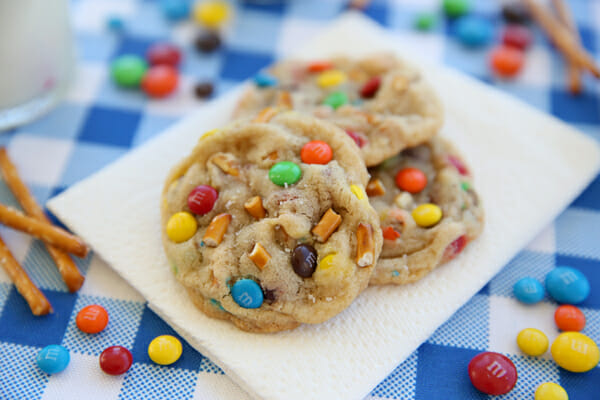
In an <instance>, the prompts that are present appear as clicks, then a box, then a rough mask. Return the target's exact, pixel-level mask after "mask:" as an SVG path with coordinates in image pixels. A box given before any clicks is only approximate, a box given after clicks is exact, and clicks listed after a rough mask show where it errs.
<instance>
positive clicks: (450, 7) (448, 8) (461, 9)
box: [442, 0, 471, 18]
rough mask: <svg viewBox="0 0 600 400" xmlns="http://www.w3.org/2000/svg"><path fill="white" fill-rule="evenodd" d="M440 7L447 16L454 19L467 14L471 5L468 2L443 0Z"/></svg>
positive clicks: (467, 0)
mask: <svg viewBox="0 0 600 400" xmlns="http://www.w3.org/2000/svg"><path fill="white" fill-rule="evenodd" d="M442 7H443V8H444V12H445V13H446V15H447V16H449V17H451V18H455V17H460V16H461V15H464V14H466V13H468V12H469V9H470V8H471V4H470V2H469V0H444V2H443V3H442Z"/></svg>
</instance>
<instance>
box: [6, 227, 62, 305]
mask: <svg viewBox="0 0 600 400" xmlns="http://www.w3.org/2000/svg"><path fill="white" fill-rule="evenodd" d="M0 264H2V267H3V268H4V270H5V271H6V273H7V274H8V276H9V277H10V279H11V280H12V281H13V283H14V284H15V286H16V287H17V291H18V292H19V293H20V294H21V296H23V298H24V299H25V301H27V304H29V308H31V312H32V313H33V315H46V314H48V313H51V312H52V306H51V305H50V302H48V299H47V298H46V296H44V294H43V293H42V292H41V291H40V289H38V288H37V286H35V285H34V283H33V282H32V281H31V279H30V278H29V275H27V272H25V270H24V269H23V267H21V265H19V262H18V261H17V260H15V258H14V257H13V255H12V253H11V252H10V250H9V249H8V247H6V244H5V243H4V241H3V240H2V238H0Z"/></svg>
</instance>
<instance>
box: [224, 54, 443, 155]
mask: <svg viewBox="0 0 600 400" xmlns="http://www.w3.org/2000/svg"><path fill="white" fill-rule="evenodd" d="M265 107H279V108H286V109H294V110H297V111H299V112H303V113H307V114H312V115H314V116H316V117H318V118H321V119H325V120H328V121H330V122H333V123H335V124H336V125H338V126H339V127H341V128H342V129H343V130H345V131H346V133H347V134H348V135H349V136H351V137H352V138H353V139H354V141H355V142H356V144H357V145H358V147H359V148H360V151H361V155H362V157H363V159H364V160H365V163H366V164H367V166H372V165H376V164H379V163H380V162H382V161H383V160H385V159H387V158H389V157H392V156H394V155H396V154H398V153H399V152H400V151H401V150H403V149H405V148H408V147H412V146H416V145H419V144H421V143H423V142H425V141H426V140H428V139H429V138H431V137H432V136H433V135H435V134H436V133H437V131H438V129H439V128H440V127H441V125H442V121H443V109H442V105H441V102H440V100H439V99H438V97H437V95H436V94H435V92H434V91H433V89H432V88H431V87H430V85H429V84H428V83H427V82H426V81H425V79H424V78H423V76H422V75H421V73H420V72H419V71H418V70H417V69H415V68H413V67H412V66H410V65H409V64H407V63H406V62H405V61H402V60H399V59H398V58H396V57H395V56H394V55H392V54H376V55H371V56H368V57H365V58H362V59H358V60H354V59H350V58H345V57H338V58H333V59H331V60H313V61H300V60H291V61H283V62H280V63H278V64H275V65H274V66H272V67H271V68H269V69H268V70H266V71H265V72H261V73H260V74H258V75H257V76H256V77H255V79H254V82H253V84H252V85H251V87H250V88H249V89H248V90H247V91H246V93H245V94H243V95H242V97H241V99H240V101H239V102H238V105H237V109H236V111H235V112H234V116H236V117H241V116H249V115H256V114H257V113H258V112H260V110H262V109H264V108H265Z"/></svg>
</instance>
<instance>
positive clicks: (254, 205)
mask: <svg viewBox="0 0 600 400" xmlns="http://www.w3.org/2000/svg"><path fill="white" fill-rule="evenodd" d="M244 208H245V209H246V211H248V214H250V215H252V216H253V217H254V218H256V219H261V218H264V217H265V215H267V212H266V210H265V208H264V207H263V204H262V199H261V198H260V196H254V197H253V198H251V199H249V200H248V201H246V202H245V203H244Z"/></svg>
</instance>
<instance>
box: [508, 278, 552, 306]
mask: <svg viewBox="0 0 600 400" xmlns="http://www.w3.org/2000/svg"><path fill="white" fill-rule="evenodd" d="M513 293H514V295H515V297H516V298H517V300H519V301H520V302H522V303H525V304H534V303H537V302H538V301H540V300H542V299H543V298H544V287H543V286H542V284H541V283H540V282H539V281H538V280H537V279H533V278H529V277H527V278H522V279H519V280H518V281H517V283H515V284H514V286H513Z"/></svg>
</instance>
